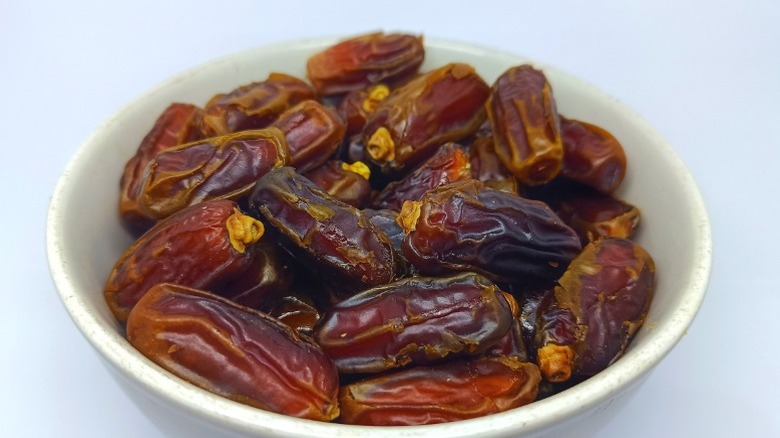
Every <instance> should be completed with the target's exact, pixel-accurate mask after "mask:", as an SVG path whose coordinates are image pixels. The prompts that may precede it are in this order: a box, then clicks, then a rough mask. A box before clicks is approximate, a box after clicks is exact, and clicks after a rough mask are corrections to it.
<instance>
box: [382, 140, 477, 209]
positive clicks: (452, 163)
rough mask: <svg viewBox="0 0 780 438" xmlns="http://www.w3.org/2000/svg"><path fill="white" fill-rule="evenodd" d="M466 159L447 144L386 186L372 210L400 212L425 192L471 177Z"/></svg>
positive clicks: (455, 146)
mask: <svg viewBox="0 0 780 438" xmlns="http://www.w3.org/2000/svg"><path fill="white" fill-rule="evenodd" d="M470 166H471V164H470V162H469V155H468V152H466V150H465V149H463V147H461V146H459V145H457V144H456V143H447V144H445V145H444V146H442V147H441V148H439V150H437V151H436V153H435V154H434V155H433V156H432V157H431V158H429V159H428V160H426V161H425V162H424V163H422V164H421V165H420V167H418V168H417V169H415V170H414V172H412V173H410V174H409V175H407V176H405V177H404V178H403V179H401V180H399V181H393V182H391V183H389V184H387V185H386V186H385V188H384V189H382V190H381V191H380V192H378V193H377V195H376V196H375V197H374V199H373V200H372V201H371V207H373V208H375V209H378V210H381V209H390V210H396V211H400V210H401V207H402V206H403V204H404V201H419V200H420V198H421V197H422V195H424V194H425V192H427V191H428V190H431V189H433V188H436V187H439V186H442V185H445V184H448V183H451V182H454V181H460V180H462V179H466V178H469V177H470V176H471V167H470Z"/></svg>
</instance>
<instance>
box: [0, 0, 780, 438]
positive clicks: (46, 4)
mask: <svg viewBox="0 0 780 438" xmlns="http://www.w3.org/2000/svg"><path fill="white" fill-rule="evenodd" d="M379 29H385V30H404V31H409V32H414V33H422V34H425V35H430V36H435V37H438V38H445V39H455V40H462V41H469V42H475V43H478V44H481V45H487V46H494V47H496V48H498V49H501V50H506V51H511V52H516V53H518V54H522V55H526V56H529V57H531V58H535V59H537V60H538V61H541V62H543V63H547V64H551V65H555V66H557V67H559V68H561V69H563V70H566V71H568V72H570V73H573V74H575V75H577V76H580V77H582V78H583V79H585V80H586V81H588V82H590V83H592V84H594V85H596V86H597V87H599V88H601V89H602V90H604V91H606V92H607V93H609V94H611V95H613V96H615V97H617V98H618V99H620V100H622V101H624V102H625V103H627V104H628V105H629V106H631V107H633V108H634V109H635V110H636V111H637V112H638V113H639V114H640V115H642V116H643V117H644V118H645V119H646V120H648V121H649V122H650V123H651V124H652V125H654V126H655V127H656V128H657V130H658V131H659V132H660V133H661V134H662V135H663V136H664V137H666V139H667V140H669V142H670V143H671V144H672V145H673V147H674V148H675V149H676V150H677V152H678V153H679V155H680V156H681V157H682V159H683V161H684V162H685V163H686V164H687V165H688V166H689V167H690V169H691V171H692V173H693V175H694V177H695V179H696V181H697V182H698V184H699V186H700V188H701V190H702V193H703V195H704V198H705V201H706V203H707V206H708V209H709V212H710V215H711V218H712V226H713V237H714V249H715V251H714V265H713V271H712V277H711V282H710V287H709V291H708V295H707V297H706V299H705V302H704V305H703V307H702V308H701V311H700V313H699V315H698V317H697V319H696V321H695V322H694V324H693V326H692V327H691V329H690V330H689V331H688V334H687V336H685V337H684V338H683V339H682V341H681V342H680V343H679V344H678V346H677V348H676V349H675V350H674V351H673V352H672V353H671V354H670V355H669V356H668V357H667V358H666V359H665V360H664V361H663V362H662V363H661V365H660V366H659V367H658V368H657V370H656V371H655V372H654V373H653V374H652V375H651V376H650V378H649V379H648V380H647V382H646V383H645V384H644V385H643V386H642V387H641V388H640V390H639V392H638V393H637V394H636V396H635V397H634V398H632V399H631V400H630V401H629V402H628V403H627V404H626V405H625V406H624V407H623V408H622V410H621V412H620V413H619V415H618V417H617V418H616V419H615V420H614V421H613V422H611V423H610V424H609V425H608V426H607V427H606V428H605V429H604V430H603V431H601V433H600V436H602V437H621V438H622V437H625V436H631V437H633V438H642V437H660V436H681V437H685V436H688V437H705V436H714V437H720V436H728V437H731V436H740V437H753V436H755V437H759V436H760V437H766V436H780V414H778V407H780V377H779V375H780V371H779V370H778V367H779V364H780V352H779V350H780V298H779V297H780V290H778V289H779V288H778V280H777V279H778V278H780V266H779V265H780V257H778V253H780V239H778V229H780V227H779V225H778V223H777V222H778V221H777V218H778V212H780V208H778V207H780V205H778V201H777V199H778V189H780V184H778V183H779V182H780V176H778V174H779V172H778V166H780V152H779V151H778V149H779V148H780V141H779V140H778V139H780V2H777V1H772V0H751V1H748V2H745V1H731V2H726V1H712V0H710V1H703V0H695V1H680V0H655V1H641V2H626V1H617V0H616V1H594V0H591V1H587V2H585V1H555V2H550V1H546V2H545V1H536V2H527V1H512V2H509V1H507V2H491V1H486V0H482V1H452V0H450V1H447V2H433V1H430V2H426V1H422V0H414V1H401V0H392V1H391V0H387V1H381V2H374V1H367V0H364V1H343V2H337V1H311V2H300V1H276V2H268V1H229V0H220V1H186V2H185V1H159V0H148V1H141V0H135V1H127V2H111V1H108V2H106V1H94V2H89V1H76V0H74V1H35V2H26V1H22V0H12V1H9V0H1V1H0V135H1V137H0V148H2V149H1V150H2V155H0V188H2V195H0V205H2V207H0V221H2V222H0V225H1V226H0V255H2V260H0V274H2V276H1V277H0V284H2V295H1V297H2V298H0V436H4V437H55V436H67V437H71V436H73V437H86V438H91V437H101V438H102V437H107V436H111V437H149V438H154V437H157V436H159V435H160V433H159V432H158V431H157V430H156V429H155V428H154V426H153V425H151V424H150V423H149V422H148V421H147V420H146V419H145V418H144V417H143V416H142V415H141V414H140V412H139V411H138V409H137V408H136V407H135V406H134V405H132V404H131V403H130V401H129V400H128V399H127V398H126V397H125V395H124V394H123V393H122V392H121V391H120V389H119V387H118V386H117V385H116V384H115V383H114V381H113V380H111V378H110V377H109V375H108V373H107V371H106V370H105V369H104V368H103V365H102V364H101V362H100V361H99V359H98V357H97V355H96V353H94V352H93V350H92V349H91V348H90V347H89V346H88V344H87V343H86V341H85V340H84V339H83V338H82V336H81V334H80V333H79V332H78V331H77V329H76V327H75V326H74V325H73V324H72V323H71V321H70V319H69V318H68V316H67V314H66V312H65V310H64V307H63V306H62V305H61V303H60V301H59V299H58V296H57V293H56V291H55V288H54V285H53V283H52V281H51V279H50V277H49V273H48V267H47V263H46V257H45V239H44V228H45V218H46V212H47V207H48V202H49V196H50V194H51V192H52V190H53V188H54V185H55V182H56V180H57V178H58V177H59V174H60V173H61V172H62V170H63V169H64V168H65V166H66V163H67V161H68V160H69V158H70V157H71V156H72V155H73V153H74V152H75V151H76V149H77V148H78V147H79V145H80V144H81V143H82V142H83V141H84V140H85V139H86V138H87V137H88V136H89V134H90V132H91V131H92V130H94V129H95V128H96V127H97V126H98V125H99V124H100V123H101V122H102V121H104V120H105V119H107V118H108V117H110V116H111V115H112V114H113V113H114V112H115V111H117V110H118V109H119V108H120V107H121V106H123V105H124V104H125V103H127V102H128V101H130V100H131V99H133V98H135V97H137V96H138V95H139V94H141V93H142V92H144V91H145V90H147V89H148V88H150V87H152V86H153V85H155V84H157V83H159V82H161V81H163V80H164V79H166V78H168V77H169V76H171V75H173V74H176V73H179V72H181V71H182V70H185V69H188V68H190V67H193V66H196V65H198V64H201V63H204V62H206V61H209V60H211V59H213V58H216V57H220V56H223V55H227V54H231V53H234V52H238V51H242V50H244V49H248V48H252V47H255V46H258V45H264V44H268V43H273V42H279V41H284V40H290V39H299V38H304V37H312V36H323V35H335V34H344V35H351V34H357V33H363V32H365V31H368V30H379ZM84 196H87V197H88V196H89V193H84ZM84 214H85V215H88V214H90V212H89V211H85V212H84Z"/></svg>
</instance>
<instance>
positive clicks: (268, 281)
mask: <svg viewBox="0 0 780 438" xmlns="http://www.w3.org/2000/svg"><path fill="white" fill-rule="evenodd" d="M254 252H255V255H254V259H253V261H252V264H251V265H249V267H248V268H247V269H246V271H245V272H244V273H243V274H241V275H239V276H237V277H236V278H234V279H233V280H232V281H229V282H227V283H226V284H223V285H217V286H215V287H213V288H212V292H215V293H217V294H219V295H222V296H223V297H226V298H228V299H230V300H233V301H235V302H236V303H238V304H241V305H242V306H246V307H251V308H253V309H258V310H262V309H263V308H264V306H265V304H266V303H267V302H268V301H269V300H273V299H274V298H276V297H278V296H279V295H281V294H284V293H286V292H287V291H288V290H289V289H290V286H291V285H292V283H293V277H294V276H295V271H296V269H295V268H296V265H295V262H294V261H293V260H292V258H291V257H290V255H289V254H287V252H286V251H283V250H282V249H281V248H279V246H278V245H277V244H276V243H275V242H271V241H270V239H263V240H262V241H259V242H257V244H255V246H254Z"/></svg>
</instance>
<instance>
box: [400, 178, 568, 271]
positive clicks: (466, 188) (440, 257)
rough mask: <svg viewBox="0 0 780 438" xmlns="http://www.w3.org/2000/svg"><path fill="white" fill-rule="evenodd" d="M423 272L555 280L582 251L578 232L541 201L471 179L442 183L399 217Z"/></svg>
mask: <svg viewBox="0 0 780 438" xmlns="http://www.w3.org/2000/svg"><path fill="white" fill-rule="evenodd" d="M398 220H399V222H400V223H402V225H403V226H404V228H405V229H406V231H407V235H406V237H405V238H404V244H403V250H404V255H405V256H406V258H407V259H408V260H409V262H410V263H412V264H413V265H414V266H415V267H416V268H417V269H419V270H420V272H422V273H425V274H430V275H434V274H440V273H443V272H451V271H476V272H479V273H481V274H483V275H485V276H487V277H488V278H491V279H492V280H494V281H506V282H519V283H523V282H527V281H533V280H538V279H541V280H555V279H557V278H558V277H559V276H560V275H561V274H562V273H563V271H564V270H565V269H566V266H568V264H569V262H570V261H571V260H572V259H573V258H574V257H575V256H576V255H577V254H578V253H579V251H580V248H581V245H580V241H579V237H578V236H577V234H576V233H575V232H574V231H573V230H572V229H571V228H569V227H568V226H566V225H565V224H564V223H563V222H562V221H561V220H560V219H559V218H558V216H556V215H555V213H553V211H552V210H550V208H549V207H548V206H547V205H546V204H544V203H542V202H539V201H532V200H529V199H525V198H521V197H519V196H517V195H514V194H511V193H507V192H502V191H500V190H495V189H491V188H489V187H486V186H485V185H484V184H483V183H481V182H479V181H476V180H473V179H467V180H463V181H458V182H455V183H452V184H448V185H445V186H441V187H438V188H436V189H433V190H431V191H429V192H428V193H426V194H425V195H424V196H423V197H422V200H421V201H419V202H418V203H415V202H414V201H408V202H406V203H405V204H404V209H403V210H402V211H401V214H400V215H399V218H398Z"/></svg>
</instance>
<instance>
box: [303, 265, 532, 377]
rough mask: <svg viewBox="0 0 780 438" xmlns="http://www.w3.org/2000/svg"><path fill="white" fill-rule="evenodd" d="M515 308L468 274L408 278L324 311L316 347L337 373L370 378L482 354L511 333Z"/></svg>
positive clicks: (480, 279) (488, 283)
mask: <svg viewBox="0 0 780 438" xmlns="http://www.w3.org/2000/svg"><path fill="white" fill-rule="evenodd" d="M513 311H514V312H516V311H517V303H516V302H515V300H514V298H512V296H511V295H508V294H506V293H504V292H502V291H501V290H500V289H499V288H498V287H497V286H496V285H495V284H493V283H492V282H491V281H489V280H488V279H486V278H484V277H482V276H480V275H477V274H473V273H467V274H461V275H458V276H451V277H441V278H433V277H411V278H406V279H402V280H398V281H396V282H394V283H390V284H387V285H383V286H379V287H376V288H373V289H369V290H366V291H364V292H361V293H358V294H356V295H353V296H351V297H349V298H347V299H345V300H343V301H341V302H339V303H337V304H336V305H335V306H333V307H332V308H330V309H329V310H328V311H327V312H325V314H324V315H323V316H322V319H320V322H319V323H318V324H317V327H316V328H315V334H314V336H315V340H316V341H317V343H318V344H319V345H320V346H321V347H322V349H323V350H324V351H325V353H326V354H327V355H328V357H330V358H331V359H333V361H334V362H335V364H336V367H337V368H338V370H339V372H340V373H376V372H380V371H385V370H388V369H392V368H398V367H402V366H406V365H409V364H414V363H416V364H419V363H430V362H436V361H441V360H442V359H444V358H447V357H449V356H450V355H477V354H481V353H483V352H484V351H485V350H487V349H488V348H489V347H490V346H492V345H493V344H494V343H495V342H496V341H498V340H499V339H500V338H501V337H502V336H504V335H505V334H506V332H507V331H508V330H509V328H510V326H511V325H512V321H513Z"/></svg>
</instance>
